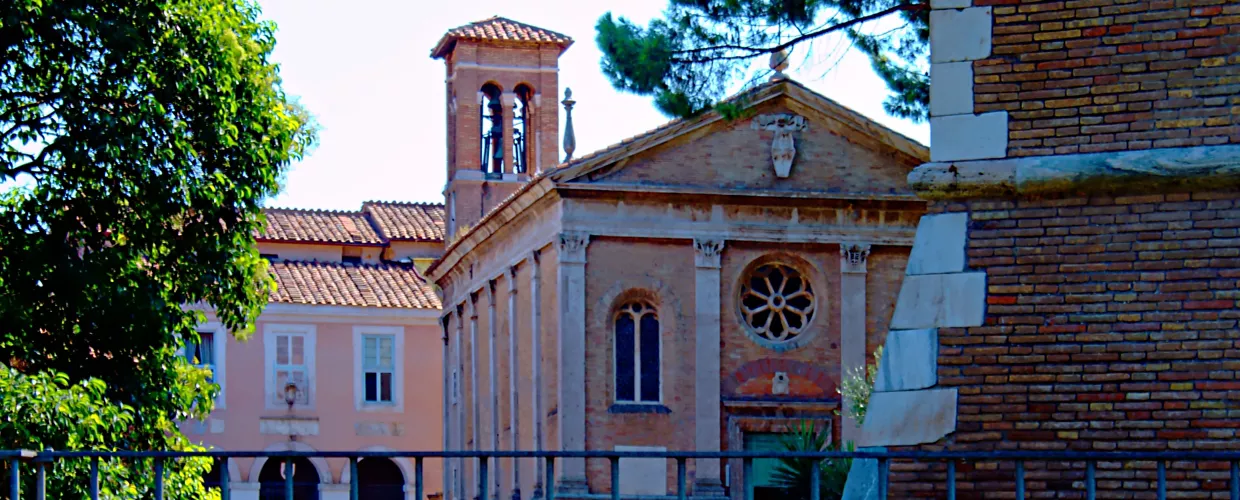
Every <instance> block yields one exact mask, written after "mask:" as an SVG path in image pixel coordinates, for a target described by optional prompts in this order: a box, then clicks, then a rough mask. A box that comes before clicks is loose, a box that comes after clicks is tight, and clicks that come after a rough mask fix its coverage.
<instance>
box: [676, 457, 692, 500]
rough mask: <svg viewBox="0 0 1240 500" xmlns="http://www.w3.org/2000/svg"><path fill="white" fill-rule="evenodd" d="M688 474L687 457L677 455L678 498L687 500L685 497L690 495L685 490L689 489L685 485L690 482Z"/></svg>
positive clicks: (677, 499) (678, 499)
mask: <svg viewBox="0 0 1240 500" xmlns="http://www.w3.org/2000/svg"><path fill="white" fill-rule="evenodd" d="M686 476H687V474H686V473H685V457H676V500H685V497H687V496H688V495H689V493H688V492H687V491H685V490H686V489H687V488H686V487H685V486H686V484H687V482H688V481H687V479H686Z"/></svg>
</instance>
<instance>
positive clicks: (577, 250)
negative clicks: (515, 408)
mask: <svg viewBox="0 0 1240 500" xmlns="http://www.w3.org/2000/svg"><path fill="white" fill-rule="evenodd" d="M589 243H590V235H589V234H586V233H582V232H576V231H565V232H563V233H560V237H559V252H558V255H559V273H558V274H559V296H560V321H559V337H560V342H559V344H560V349H559V352H558V354H557V357H558V360H557V361H558V362H559V366H560V383H559V400H560V401H559V424H560V425H559V430H560V448H561V449H562V450H564V451H584V450H585V446H586V246H587V245H589ZM559 462H561V463H562V466H561V467H560V468H559V473H560V476H559V478H558V481H559V482H560V486H559V487H558V488H559V489H560V490H561V491H563V492H564V493H574V492H585V491H586V490H587V486H586V463H585V460H583V459H579V458H577V459H574V458H569V459H563V460H560V461H559Z"/></svg>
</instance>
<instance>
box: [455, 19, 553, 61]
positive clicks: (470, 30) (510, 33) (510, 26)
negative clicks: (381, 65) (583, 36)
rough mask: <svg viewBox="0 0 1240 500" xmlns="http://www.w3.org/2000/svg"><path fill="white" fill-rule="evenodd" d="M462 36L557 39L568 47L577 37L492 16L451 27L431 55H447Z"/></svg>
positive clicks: (502, 39) (538, 40)
mask: <svg viewBox="0 0 1240 500" xmlns="http://www.w3.org/2000/svg"><path fill="white" fill-rule="evenodd" d="M458 40H488V41H498V42H509V43H530V44H538V43H553V44H556V45H559V46H560V50H564V49H567V48H568V46H569V45H572V44H573V39H572V38H569V36H568V35H565V34H562V33H556V32H554V31H551V30H547V29H543V28H539V27H537V26H530V25H528V24H525V23H520V22H517V21H513V20H512V19H508V18H504V17H499V16H492V17H490V18H488V19H483V20H481V21H478V22H473V23H469V24H466V25H464V26H458V27H456V28H453V29H450V30H448V32H447V33H445V34H444V35H443V37H442V38H440V39H439V42H438V43H436V44H435V48H434V49H433V50H431V57H435V58H439V57H443V56H445V55H447V54H448V53H449V52H451V51H452V48H453V46H454V45H455V44H456V42H457V41H458Z"/></svg>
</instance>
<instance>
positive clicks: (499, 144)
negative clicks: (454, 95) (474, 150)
mask: <svg viewBox="0 0 1240 500" xmlns="http://www.w3.org/2000/svg"><path fill="white" fill-rule="evenodd" d="M499 97H500V92H499V87H496V86H495V84H493V83H488V84H486V85H483V86H482V110H481V113H482V119H481V120H479V121H478V123H479V125H480V127H481V129H480V130H479V133H480V134H481V137H482V147H481V148H479V150H480V151H482V157H481V158H480V162H479V165H481V166H482V171H483V172H491V173H496V174H498V173H503V171H504V105H503V103H501V102H500V98H499Z"/></svg>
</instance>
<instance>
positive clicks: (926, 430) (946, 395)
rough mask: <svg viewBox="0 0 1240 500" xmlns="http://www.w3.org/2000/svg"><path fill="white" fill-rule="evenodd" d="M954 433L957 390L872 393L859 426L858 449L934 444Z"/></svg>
mask: <svg viewBox="0 0 1240 500" xmlns="http://www.w3.org/2000/svg"><path fill="white" fill-rule="evenodd" d="M955 430H956V389H925V390H921V391H901V392H875V393H873V394H871V395H870V405H869V408H867V409H866V412H865V423H864V424H862V425H861V436H860V439H859V440H858V441H859V442H858V444H859V445H861V446H912V445H918V444H926V443H933V442H936V441H938V440H939V439H942V438H943V437H944V436H946V435H948V434H950V433H952V432H953V431H955Z"/></svg>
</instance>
